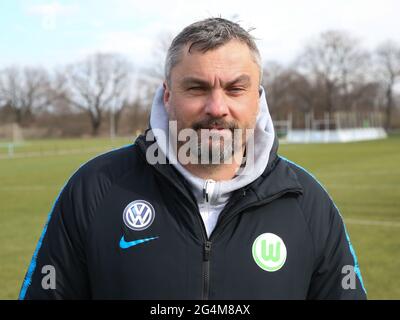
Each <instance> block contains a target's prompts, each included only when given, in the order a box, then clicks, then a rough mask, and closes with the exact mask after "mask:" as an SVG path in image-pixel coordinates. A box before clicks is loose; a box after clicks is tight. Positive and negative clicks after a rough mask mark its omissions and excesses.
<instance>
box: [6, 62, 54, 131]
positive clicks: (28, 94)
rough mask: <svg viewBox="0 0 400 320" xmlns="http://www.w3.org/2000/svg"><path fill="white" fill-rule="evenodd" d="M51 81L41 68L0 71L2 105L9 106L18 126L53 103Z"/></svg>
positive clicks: (15, 68) (10, 68) (12, 68)
mask: <svg viewBox="0 0 400 320" xmlns="http://www.w3.org/2000/svg"><path fill="white" fill-rule="evenodd" d="M49 90H50V79H49V75H48V73H47V71H46V70H44V69H41V68H18V67H9V68H6V69H4V70H2V71H0V105H7V106H8V108H10V109H11V110H12V111H13V113H14V117H15V121H16V122H17V123H18V124H22V123H23V122H24V121H26V120H28V119H30V118H31V117H32V116H33V114H34V112H35V111H37V110H40V109H43V108H45V107H46V106H48V105H49V103H51V96H50V95H49Z"/></svg>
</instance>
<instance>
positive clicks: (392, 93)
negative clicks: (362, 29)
mask: <svg viewBox="0 0 400 320" xmlns="http://www.w3.org/2000/svg"><path fill="white" fill-rule="evenodd" d="M171 39H172V38H171V37H170V36H164V37H162V38H160V39H159V41H158V47H157V50H156V52H155V55H156V60H157V61H156V63H155V64H154V65H152V66H149V67H146V68H142V67H139V66H136V67H134V64H133V63H132V62H131V61H130V60H129V59H127V58H126V57H124V56H122V55H119V54H110V53H97V54H93V55H90V56H88V57H86V58H85V59H83V60H81V61H78V62H76V63H72V64H69V65H66V66H63V67H61V68H57V69H56V70H47V69H44V68H40V67H19V66H10V67H6V68H3V69H1V70H0V124H5V123H11V122H14V123H17V124H19V125H20V126H21V127H32V126H40V125H43V123H45V122H43V121H44V120H43V119H49V120H48V122H47V123H53V124H54V123H56V124H57V126H58V127H59V128H61V129H60V130H61V134H62V135H68V132H64V133H63V131H62V128H63V127H65V125H66V123H67V122H68V121H69V122H71V121H72V122H74V121H78V119H85V123H86V125H84V126H83V128H85V130H86V131H87V130H89V128H90V133H91V134H92V135H94V136H95V135H98V134H99V133H101V128H102V126H103V127H104V126H105V124H107V126H108V127H109V128H110V130H112V131H113V132H114V133H115V134H119V128H120V122H121V119H122V120H123V119H125V118H126V119H128V120H129V121H128V120H127V121H126V124H125V126H127V127H128V129H127V130H129V127H130V128H131V129H132V130H133V129H143V128H145V127H146V126H147V120H148V114H149V110H150V107H151V101H152V96H153V94H154V92H155V89H156V87H157V85H159V84H160V83H161V81H162V80H163V72H162V70H163V68H162V65H163V60H164V57H165V54H166V50H167V48H168V45H169V43H170V40H171ZM266 55H268V53H266ZM263 69H264V75H263V80H262V85H263V86H264V87H265V89H266V92H267V98H268V104H269V107H270V112H271V115H272V117H273V118H274V119H285V118H286V117H287V116H288V114H289V113H291V112H300V113H306V112H313V113H315V114H322V113H328V114H333V113H334V112H337V111H345V112H346V111H348V112H374V111H380V112H384V114H385V122H384V126H385V128H386V129H387V130H391V129H393V128H395V127H398V126H400V122H399V121H397V122H396V119H397V118H398V117H399V115H398V111H397V109H398V108H397V107H398V104H399V93H398V92H399V90H398V89H399V82H400V81H399V80H400V47H399V45H398V44H397V43H395V42H393V41H390V40H388V41H386V42H384V43H382V44H381V45H379V46H378V47H377V48H376V49H375V50H373V51H368V50H365V49H363V47H362V46H361V43H360V41H358V40H357V39H356V38H354V37H353V36H352V35H351V34H349V33H347V32H343V31H336V30H331V31H326V32H323V33H321V34H320V35H318V36H317V37H316V38H315V39H314V40H312V41H311V42H309V43H308V44H307V45H305V46H304V48H303V49H302V50H301V52H300V53H299V54H298V55H297V57H296V58H295V59H294V60H293V61H292V62H291V63H288V64H286V65H283V64H280V63H277V62H274V61H268V62H266V63H265V64H264V67H263ZM40 120H42V122H41V121H40ZM108 120H109V121H108ZM82 133H83V132H81V133H80V132H79V130H78V132H77V134H78V135H79V134H82Z"/></svg>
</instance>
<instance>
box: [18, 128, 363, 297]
mask: <svg viewBox="0 0 400 320" xmlns="http://www.w3.org/2000/svg"><path fill="white" fill-rule="evenodd" d="M148 146H149V142H146V141H145V139H144V136H140V137H139V138H138V139H137V140H136V141H135V143H134V144H133V145H131V146H128V147H124V148H122V149H118V150H115V151H111V152H109V153H106V154H104V155H101V156H99V157H97V158H95V159H93V160H91V161H89V162H88V163H86V164H85V165H83V166H82V167H81V168H80V169H79V170H78V171H77V172H76V173H75V174H74V175H73V176H72V177H71V178H70V180H69V181H68V183H67V184H66V186H65V187H64V189H63V190H62V192H61V193H60V195H59V197H58V199H57V200H56V202H55V205H54V207H53V209H52V210H51V213H50V215H49V219H48V222H47V224H46V227H45V228H44V231H43V234H42V236H41V238H40V240H39V244H38V246H37V249H36V250H35V252H34V256H33V258H32V262H31V265H30V266H29V269H28V272H27V274H26V277H25V281H24V283H23V285H22V289H21V293H20V299H102V298H105V299H109V298H111V299H365V298H366V294H365V291H364V287H363V284H362V280H361V275H360V272H359V268H358V264H357V259H356V256H355V253H354V250H353V248H352V247H351V244H350V240H349V238H348V235H347V233H346V230H345V227H344V224H343V221H342V218H341V216H340V214H339V212H338V210H337V208H336V207H335V205H334V203H333V201H332V200H331V198H330V197H329V195H328V194H327V192H326V191H325V190H324V189H323V188H322V187H321V185H320V184H319V183H318V182H317V181H316V180H315V179H314V178H313V177H312V176H311V175H310V174H309V173H307V172H306V171H305V170H304V169H302V168H300V167H298V166H297V165H295V164H294V163H292V162H290V161H288V160H286V159H284V158H282V157H280V156H278V155H277V148H278V142H277V139H275V143H274V147H273V149H272V151H271V154H270V160H269V163H268V165H267V168H266V170H265V172H264V173H263V174H262V176H260V177H259V178H258V179H257V180H255V181H254V182H253V183H251V184H250V185H248V186H246V187H244V188H242V189H240V190H237V191H235V192H234V194H233V195H232V197H231V199H230V200H229V202H228V204H227V205H226V207H225V208H224V209H223V211H222V212H221V214H220V216H219V220H218V222H217V225H216V227H215V229H214V231H213V232H212V234H211V236H210V238H209V239H208V238H207V236H206V231H205V227H204V224H203V221H202V219H201V216H200V213H199V210H198V206H197V203H196V200H195V199H194V196H193V195H192V193H191V191H190V188H189V187H188V185H187V183H186V181H185V179H184V178H183V177H182V176H181V175H180V174H179V173H178V172H177V171H176V170H175V168H174V167H173V166H172V165H170V164H167V165H162V164H156V165H150V164H149V163H147V161H146V158H145V153H146V149H147V148H148ZM133 201H138V202H136V204H139V207H137V206H136V207H135V208H134V209H132V208H133V207H132V206H131V205H130V204H132V202H133ZM143 204H147V205H148V206H147V207H146V206H145V207H143ZM143 208H147V209H148V214H147V213H146V214H147V216H146V217H144V216H142V218H143V220H135V219H136V218H135V217H136V216H135V214H137V213H138V212H139V211H141V210H142V209H143ZM147 209H146V210H147ZM127 210H128V211H127ZM129 210H131V211H129ZM146 210H145V211H146ZM127 212H130V214H127ZM132 212H133V215H132ZM146 212H147V211H146ZM142 213H143V212H142ZM132 219H133V220H132ZM146 219H147V220H146ZM145 220H146V221H145ZM150 220H152V221H150ZM146 224H147V228H143V229H142V230H138V226H139V227H140V226H143V225H146ZM132 226H133V228H132ZM139 229H140V228H139ZM264 234H273V235H275V236H278V237H279V238H280V239H281V240H282V243H281V244H280V245H281V247H280V248H278V249H277V246H278V244H277V243H275V244H274V243H272V242H271V243H268V242H267V240H265V242H264V243H262V244H261V242H258V247H257V248H261V251H260V249H257V250H259V251H256V252H255V251H254V250H255V249H254V248H255V243H256V239H258V237H259V236H260V235H264ZM135 241H136V242H135ZM260 245H262V246H263V247H260ZM274 245H275V247H274ZM283 247H285V249H286V254H285V253H284V252H283ZM268 250H270V251H268ZM271 250H272V251H271ZM274 250H275V252H274ZM276 250H278V251H279V250H280V251H279V252H278V251H276ZM267 251H268V252H269V256H268V252H267ZM279 254H280V256H279ZM257 259H261V262H256V260H257ZM274 259H275V260H274ZM278 259H280V260H281V262H282V263H281V265H280V266H279V267H278V268H277V270H276V271H271V270H268V268H267V269H266V268H263V267H262V266H263V264H262V263H263V262H265V263H266V264H269V263H272V264H273V263H274V261H278ZM259 261H260V260H259ZM260 263H261V264H260ZM48 265H50V266H52V267H54V271H55V289H54V286H53V288H49V287H48V286H47V287H46V286H43V282H46V281H47V280H48V278H45V277H46V276H47V275H48V273H47V270H48V269H46V267H45V268H44V266H48ZM345 266H349V267H347V268H349V269H346V267H345ZM344 267H345V269H343V268H344ZM346 270H347V271H346ZM349 270H350V271H349ZM352 281H353V282H352ZM351 283H353V284H352V285H351ZM346 284H347V285H346ZM349 284H350V287H349Z"/></svg>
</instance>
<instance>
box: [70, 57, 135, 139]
mask: <svg viewBox="0 0 400 320" xmlns="http://www.w3.org/2000/svg"><path fill="white" fill-rule="evenodd" d="M130 71H131V65H130V63H129V62H128V61H127V60H126V59H125V58H123V57H122V56H119V55H116V54H100V53H99V54H95V55H92V56H89V57H87V58H86V59H85V60H83V61H81V62H78V63H76V64H72V65H70V66H68V67H67V69H66V71H65V78H64V79H65V93H64V99H66V100H67V101H68V102H69V103H70V104H72V105H73V106H75V107H76V108H78V109H80V110H83V111H85V112H87V113H88V115H89V117H90V120H91V125H92V134H93V135H97V134H98V132H99V128H100V125H101V123H102V120H103V114H104V112H105V111H107V110H108V111H109V112H111V114H112V115H114V116H115V122H114V124H115V126H116V127H117V126H118V120H119V116H120V114H121V112H122V109H123V108H125V107H126V105H127V99H128V95H127V94H128V90H129V84H130V80H131V79H130Z"/></svg>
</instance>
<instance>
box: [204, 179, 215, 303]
mask: <svg viewBox="0 0 400 320" xmlns="http://www.w3.org/2000/svg"><path fill="white" fill-rule="evenodd" d="M214 185H215V181H214V180H211V179H207V180H206V181H205V182H204V186H203V200H204V202H205V204H206V210H207V214H209V213H210V201H211V197H212V193H213V191H214ZM201 224H202V225H203V226H204V228H203V237H204V239H203V240H204V247H203V293H202V299H203V300H208V297H209V293H210V254H211V245H212V242H211V241H210V240H209V239H208V236H207V230H206V229H205V224H204V221H203V219H201Z"/></svg>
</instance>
